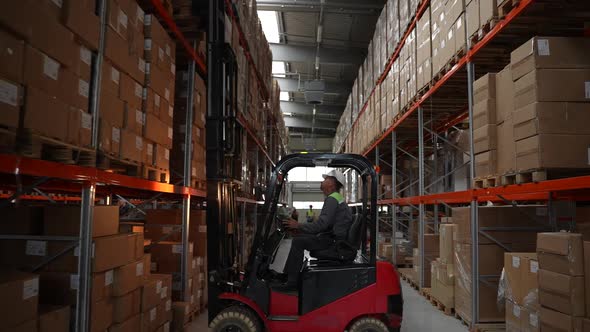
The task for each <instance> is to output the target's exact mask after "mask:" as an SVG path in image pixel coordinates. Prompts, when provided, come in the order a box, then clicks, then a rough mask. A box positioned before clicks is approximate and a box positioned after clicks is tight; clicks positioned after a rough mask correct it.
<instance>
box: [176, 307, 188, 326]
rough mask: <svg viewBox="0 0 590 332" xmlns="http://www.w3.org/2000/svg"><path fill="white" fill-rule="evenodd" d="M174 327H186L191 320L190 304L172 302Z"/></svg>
mask: <svg viewBox="0 0 590 332" xmlns="http://www.w3.org/2000/svg"><path fill="white" fill-rule="evenodd" d="M172 316H173V318H172V325H173V326H184V325H185V324H186V323H188V321H189V319H190V303H189V302H172Z"/></svg>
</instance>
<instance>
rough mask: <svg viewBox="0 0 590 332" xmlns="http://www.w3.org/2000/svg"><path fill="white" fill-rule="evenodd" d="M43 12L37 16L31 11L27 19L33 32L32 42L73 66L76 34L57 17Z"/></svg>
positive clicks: (66, 64)
mask: <svg viewBox="0 0 590 332" xmlns="http://www.w3.org/2000/svg"><path fill="white" fill-rule="evenodd" d="M37 10H39V9H37ZM29 11H30V9H29ZM43 14H45V13H43ZM43 14H39V15H38V16H36V15H34V14H33V13H31V12H29V15H30V17H29V18H28V20H27V21H28V22H29V24H30V29H31V30H32V32H33V33H32V34H31V38H30V39H29V42H30V44H31V45H33V46H34V47H35V48H37V49H39V50H41V51H42V52H43V53H46V54H47V55H49V56H50V57H52V58H54V59H56V60H57V61H58V62H59V63H61V64H62V65H64V66H66V67H71V66H72V65H73V64H74V59H75V56H76V50H75V47H74V35H73V34H72V32H70V31H69V30H68V29H67V28H66V27H64V26H63V25H61V24H60V23H59V22H58V21H57V19H55V18H54V17H50V16H49V15H43Z"/></svg>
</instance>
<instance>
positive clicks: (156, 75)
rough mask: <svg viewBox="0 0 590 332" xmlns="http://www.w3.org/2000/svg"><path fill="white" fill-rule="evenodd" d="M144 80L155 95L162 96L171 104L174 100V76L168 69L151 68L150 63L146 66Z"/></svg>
mask: <svg viewBox="0 0 590 332" xmlns="http://www.w3.org/2000/svg"><path fill="white" fill-rule="evenodd" d="M145 72H146V74H145V75H146V79H145V81H146V82H145V83H146V85H147V86H149V87H150V88H152V89H153V90H154V91H155V92H156V93H157V94H159V95H160V96H162V97H163V98H164V99H165V100H167V101H169V102H171V103H172V102H173V100H174V83H175V80H174V75H173V73H172V72H171V71H170V70H169V69H168V70H166V69H162V68H160V67H158V66H152V65H151V64H150V63H147V64H146V70H145Z"/></svg>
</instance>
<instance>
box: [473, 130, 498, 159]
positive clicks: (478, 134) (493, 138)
mask: <svg viewBox="0 0 590 332" xmlns="http://www.w3.org/2000/svg"><path fill="white" fill-rule="evenodd" d="M497 141H498V137H497V135H496V125H493V124H491V125H490V124H488V125H485V126H483V127H480V128H477V129H475V130H474V131H473V145H474V149H475V153H482V152H486V151H490V150H496V148H497Z"/></svg>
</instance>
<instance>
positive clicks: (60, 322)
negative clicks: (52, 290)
mask: <svg viewBox="0 0 590 332" xmlns="http://www.w3.org/2000/svg"><path fill="white" fill-rule="evenodd" d="M70 310H71V308H70V306H55V305H42V306H40V307H39V332H69V331H70Z"/></svg>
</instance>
